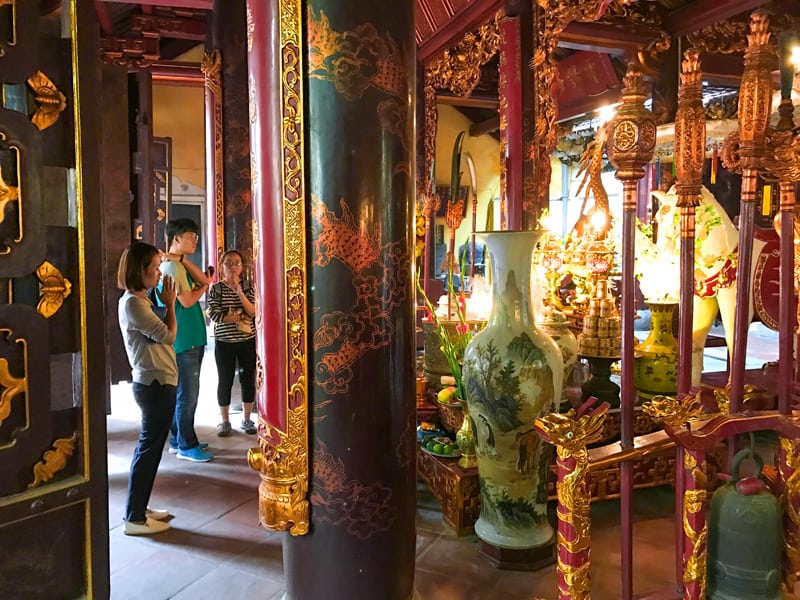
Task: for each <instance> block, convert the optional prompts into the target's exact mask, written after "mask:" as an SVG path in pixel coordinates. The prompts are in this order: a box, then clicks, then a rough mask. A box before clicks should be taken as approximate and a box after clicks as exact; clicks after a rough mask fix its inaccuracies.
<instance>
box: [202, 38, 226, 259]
mask: <svg viewBox="0 0 800 600" xmlns="http://www.w3.org/2000/svg"><path fill="white" fill-rule="evenodd" d="M200 69H201V70H202V71H203V75H205V87H206V104H207V105H210V107H211V115H212V117H211V130H212V132H213V133H212V135H213V137H214V139H213V143H214V152H213V155H212V156H211V160H212V164H211V165H210V168H211V174H212V177H213V181H214V184H213V194H214V196H213V202H214V231H215V241H216V245H217V247H216V248H215V254H216V256H217V257H219V256H221V255H222V253H223V252H224V251H225V186H224V165H223V156H222V150H223V143H222V55H221V54H220V51H219V50H214V51H213V52H210V53H206V54H205V55H203V60H202V62H201V63H200ZM209 191H212V190H206V193H208V192H209Z"/></svg>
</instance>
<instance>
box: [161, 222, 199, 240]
mask: <svg viewBox="0 0 800 600" xmlns="http://www.w3.org/2000/svg"><path fill="white" fill-rule="evenodd" d="M199 232H200V228H199V227H198V226H197V223H195V222H194V221H192V220H191V219H175V220H173V221H170V222H169V223H167V230H166V233H165V235H166V237H167V247H169V245H170V244H171V243H172V240H173V239H174V238H175V236H176V235H183V234H184V233H199Z"/></svg>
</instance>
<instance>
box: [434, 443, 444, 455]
mask: <svg viewBox="0 0 800 600" xmlns="http://www.w3.org/2000/svg"><path fill="white" fill-rule="evenodd" d="M432 450H433V451H434V452H436V453H437V454H442V451H443V450H444V446H442V445H441V444H434V445H433V448H432Z"/></svg>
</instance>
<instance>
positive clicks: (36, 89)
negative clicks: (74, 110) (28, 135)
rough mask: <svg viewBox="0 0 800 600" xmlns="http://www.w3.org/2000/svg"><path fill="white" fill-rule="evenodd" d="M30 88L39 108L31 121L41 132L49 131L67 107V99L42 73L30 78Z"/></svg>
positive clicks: (39, 72)
mask: <svg viewBox="0 0 800 600" xmlns="http://www.w3.org/2000/svg"><path fill="white" fill-rule="evenodd" d="M28 86H29V87H30V88H31V91H32V92H33V98H34V101H35V102H36V106H37V108H36V112H34V113H33V116H32V117H31V121H32V122H33V124H34V125H36V127H38V128H39V130H40V131H41V130H43V129H47V128H48V127H50V126H51V125H52V124H53V123H55V122H56V121H58V117H59V115H60V114H61V113H62V112H63V111H64V109H65V108H66V107H67V98H66V97H65V96H64V94H62V93H61V91H60V90H59V89H58V88H57V87H56V86H55V84H54V83H53V82H52V81H50V78H49V77H47V75H45V74H44V73H42V72H41V71H36V73H34V74H33V75H31V76H30V77H29V78H28Z"/></svg>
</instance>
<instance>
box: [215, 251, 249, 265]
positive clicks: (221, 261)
mask: <svg viewBox="0 0 800 600" xmlns="http://www.w3.org/2000/svg"><path fill="white" fill-rule="evenodd" d="M231 254H235V255H236V256H238V257H239V258H240V259H242V262H243V263H244V256H242V253H241V252H239V251H238V250H236V249H235V248H233V249H231V250H226V251H225V252H223V253H222V256H220V257H219V264H223V263H224V262H225V259H226V258H228V257H229V256H230V255H231Z"/></svg>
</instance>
